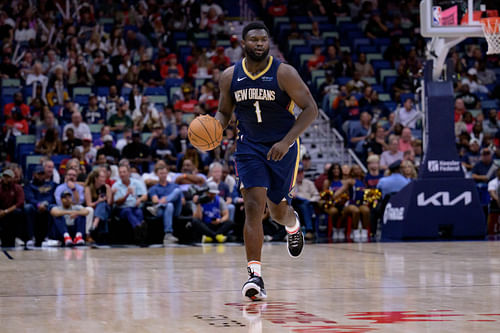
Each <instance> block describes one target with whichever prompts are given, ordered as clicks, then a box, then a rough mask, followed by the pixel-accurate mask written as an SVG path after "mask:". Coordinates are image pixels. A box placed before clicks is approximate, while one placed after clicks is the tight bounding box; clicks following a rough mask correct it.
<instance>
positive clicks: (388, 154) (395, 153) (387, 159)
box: [380, 137, 403, 170]
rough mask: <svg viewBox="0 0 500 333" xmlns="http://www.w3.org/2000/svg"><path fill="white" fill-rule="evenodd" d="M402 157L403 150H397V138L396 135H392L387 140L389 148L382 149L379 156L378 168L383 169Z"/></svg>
mask: <svg viewBox="0 0 500 333" xmlns="http://www.w3.org/2000/svg"><path fill="white" fill-rule="evenodd" d="M402 159H403V152H402V151H399V140H398V138H396V137H392V138H391V139H390V140H389V149H388V150H386V151H384V152H383V153H382V155H381V156H380V168H381V169H382V170H385V169H387V167H388V166H389V165H391V164H392V163H394V162H396V161H398V160H402Z"/></svg>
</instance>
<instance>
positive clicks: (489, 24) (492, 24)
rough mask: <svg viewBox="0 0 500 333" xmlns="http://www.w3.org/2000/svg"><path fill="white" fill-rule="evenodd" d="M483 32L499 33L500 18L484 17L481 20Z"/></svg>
mask: <svg viewBox="0 0 500 333" xmlns="http://www.w3.org/2000/svg"><path fill="white" fill-rule="evenodd" d="M481 24H482V26H483V29H484V32H485V33H488V34H498V33H499V32H500V29H499V28H500V17H486V18H482V19H481Z"/></svg>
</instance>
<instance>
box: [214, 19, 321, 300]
mask: <svg viewBox="0 0 500 333" xmlns="http://www.w3.org/2000/svg"><path fill="white" fill-rule="evenodd" d="M242 37H243V40H242V41H241V44H242V47H243V50H244V52H245V58H244V59H243V60H241V61H239V62H238V63H236V64H235V65H234V66H232V67H229V68H228V69H226V70H225V71H224V72H223V73H222V75H221V78H220V81H219V87H220V101H219V110H218V112H217V114H216V115H215V118H216V119H218V120H219V121H220V123H221V125H222V127H223V128H226V126H227V125H228V123H229V121H230V119H231V116H232V114H233V111H234V112H235V113H236V118H237V120H238V130H239V132H238V137H237V142H236V153H235V158H236V175H237V177H238V178H239V181H240V188H241V191H242V194H243V199H244V205H245V215H246V219H245V227H244V231H243V236H244V239H245V249H246V254H247V260H248V273H249V275H250V277H249V279H248V281H247V282H246V283H245V284H244V285H243V289H242V293H243V295H244V296H246V297H248V298H249V299H251V300H262V299H265V298H266V297H267V295H266V291H265V289H264V281H263V280H262V276H261V250H262V242H263V239H264V233H263V229H262V216H263V214H264V209H265V206H266V201H267V205H268V206H269V210H270V213H271V217H272V218H273V220H275V221H276V222H278V223H280V224H282V225H284V226H285V227H286V230H287V232H288V237H287V243H288V252H289V254H290V255H291V256H292V257H297V256H299V255H300V253H301V252H302V248H303V246H304V238H303V237H304V236H303V234H302V232H301V230H300V223H299V219H298V216H297V214H296V213H295V212H294V210H293V209H292V208H291V206H290V202H291V194H290V193H291V191H292V189H293V186H294V185H295V177H296V174H297V169H298V166H299V140H298V138H299V135H300V134H301V133H302V132H304V130H305V129H306V128H307V127H308V126H309V125H310V124H311V123H312V122H313V121H314V119H315V118H316V116H317V114H318V109H317V106H316V103H315V101H314V99H313V97H312V96H311V93H310V91H309V89H308V87H307V86H306V85H305V83H304V82H303V81H302V79H301V78H300V76H299V74H298V73H297V71H296V70H295V69H294V68H293V67H291V66H289V65H287V64H283V63H281V62H280V61H279V60H277V59H274V58H273V57H272V56H269V55H268V53H269V31H268V29H267V28H266V26H265V25H264V24H262V23H259V22H253V23H250V24H248V25H247V26H246V27H245V28H244V29H243V33H242ZM295 104H296V105H297V106H298V107H300V108H301V109H302V110H303V111H302V113H301V114H300V115H299V116H298V118H297V119H295V116H294V114H293V108H294V105H295Z"/></svg>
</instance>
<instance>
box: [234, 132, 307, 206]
mask: <svg viewBox="0 0 500 333" xmlns="http://www.w3.org/2000/svg"><path fill="white" fill-rule="evenodd" d="M273 144H274V143H257V142H253V141H250V140H248V139H247V138H246V137H243V140H241V139H238V141H237V144H236V153H235V159H236V176H237V177H238V181H239V186H240V188H250V187H265V188H266V189H267V197H268V198H269V199H270V200H271V201H272V202H274V203H275V204H279V203H280V202H281V201H283V200H286V201H287V202H288V204H290V203H291V201H292V194H291V191H292V189H293V187H294V186H295V179H296V177H297V170H298V167H299V160H300V157H299V156H300V147H299V140H296V141H295V142H294V143H293V145H292V146H290V149H289V150H288V153H287V154H286V155H285V156H284V157H283V158H282V159H281V161H273V160H267V153H268V152H269V150H270V149H271V147H272V146H273Z"/></svg>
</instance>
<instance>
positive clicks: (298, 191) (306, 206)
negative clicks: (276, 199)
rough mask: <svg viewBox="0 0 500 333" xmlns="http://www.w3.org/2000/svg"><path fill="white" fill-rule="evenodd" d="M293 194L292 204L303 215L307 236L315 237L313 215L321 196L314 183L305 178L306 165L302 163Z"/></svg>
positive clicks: (308, 237) (309, 237)
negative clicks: (315, 205)
mask: <svg viewBox="0 0 500 333" xmlns="http://www.w3.org/2000/svg"><path fill="white" fill-rule="evenodd" d="M292 195H293V199H292V206H293V207H294V208H295V210H296V211H297V213H298V214H299V215H300V216H301V217H302V221H304V225H305V227H306V235H305V238H306V239H307V240H311V239H314V228H313V219H312V217H313V213H314V204H316V203H317V202H318V201H319V199H320V197H319V192H318V190H317V189H316V187H315V186H314V183H313V182H312V181H310V180H309V179H306V178H305V175H304V167H303V166H302V165H299V168H298V172H297V179H296V184H295V187H294V189H293V194H292Z"/></svg>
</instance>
